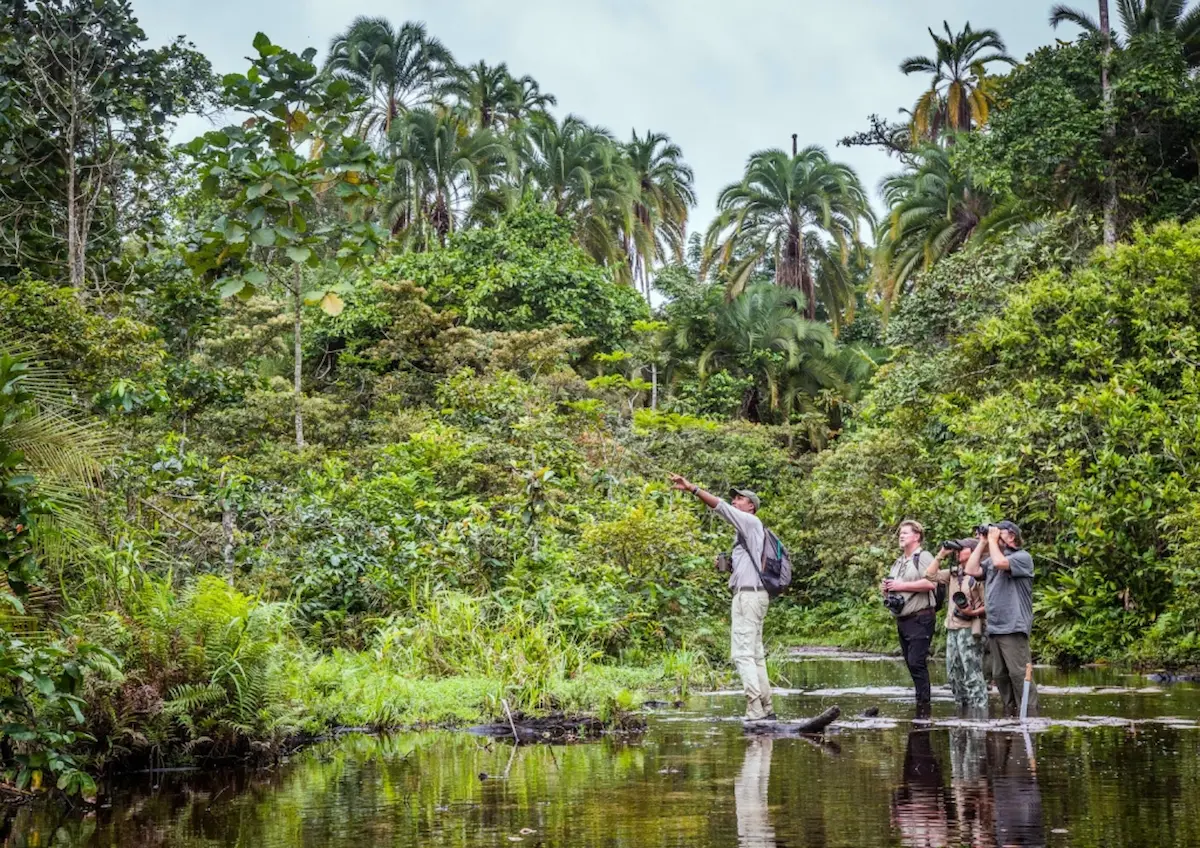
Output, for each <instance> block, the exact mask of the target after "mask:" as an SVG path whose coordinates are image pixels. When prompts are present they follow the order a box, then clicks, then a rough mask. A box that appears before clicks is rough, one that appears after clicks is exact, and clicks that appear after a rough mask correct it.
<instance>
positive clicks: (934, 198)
mask: <svg viewBox="0 0 1200 848" xmlns="http://www.w3.org/2000/svg"><path fill="white" fill-rule="evenodd" d="M913 156H914V163H913V165H912V166H911V167H910V168H909V169H908V170H905V171H902V172H901V173H898V174H893V175H892V176H890V177H888V178H886V179H885V180H884V181H883V186H882V191H883V197H884V200H885V201H886V202H887V205H888V209H889V210H890V211H889V214H888V218H887V226H886V228H885V229H884V230H883V231H882V232H881V233H880V234H879V237H878V238H877V239H876V244H877V247H876V250H875V263H874V273H875V288H876V290H877V291H879V292H880V293H881V295H882V297H883V304H884V310H885V313H886V312H887V311H888V310H890V309H891V307H892V305H893V304H894V303H895V301H896V299H897V298H898V297H899V296H900V294H901V292H903V291H904V290H905V289H906V288H907V287H908V285H909V283H910V282H911V281H912V279H913V276H914V275H915V274H916V273H917V272H919V271H927V270H928V269H929V268H930V267H931V266H932V265H933V264H934V263H936V262H937V261H938V260H940V259H941V258H942V257H944V256H947V255H949V254H951V253H954V252H956V251H958V250H960V249H962V248H963V247H964V246H965V245H966V244H967V242H968V241H970V240H971V239H973V238H979V237H982V236H984V235H987V234H995V233H997V232H1001V231H1003V230H1005V229H1007V228H1009V227H1011V226H1013V225H1014V224H1016V223H1018V222H1020V221H1021V220H1022V217H1021V209H1020V207H1019V206H1018V205H1016V204H1015V203H1013V202H1005V203H997V202H996V200H995V198H994V197H993V196H992V195H991V194H989V193H988V192H986V191H983V190H981V189H979V188H977V187H976V186H975V185H974V184H973V183H972V182H971V180H970V178H969V177H968V176H966V175H965V174H963V173H962V172H961V171H960V170H959V169H957V168H955V167H954V166H953V163H952V162H951V158H950V154H949V152H948V151H947V150H946V149H945V148H943V147H939V146H938V145H935V144H926V145H924V146H922V147H920V148H918V149H917V150H915V151H913Z"/></svg>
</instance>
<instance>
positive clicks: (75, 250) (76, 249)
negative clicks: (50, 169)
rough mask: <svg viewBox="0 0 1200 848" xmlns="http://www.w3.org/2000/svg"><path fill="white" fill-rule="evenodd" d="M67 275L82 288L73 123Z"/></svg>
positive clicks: (68, 141) (68, 142)
mask: <svg viewBox="0 0 1200 848" xmlns="http://www.w3.org/2000/svg"><path fill="white" fill-rule="evenodd" d="M66 145H67V274H68V276H69V277H70V280H71V286H72V287H73V288H76V289H82V288H83V268H84V242H83V232H82V231H81V230H82V221H83V216H82V211H83V210H82V209H81V208H80V205H81V199H80V189H79V175H78V174H76V172H75V121H74V116H73V115H72V119H71V124H70V127H69V129H68V130H67V138H66Z"/></svg>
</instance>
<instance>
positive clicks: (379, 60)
mask: <svg viewBox="0 0 1200 848" xmlns="http://www.w3.org/2000/svg"><path fill="white" fill-rule="evenodd" d="M453 66H454V60H453V58H452V57H451V55H450V51H449V50H447V49H446V48H445V47H444V46H443V45H442V43H441V42H440V41H438V40H437V39H436V38H432V37H430V36H429V34H428V33H427V32H426V31H425V25H424V24H421V23H415V22H411V21H410V22H408V23H405V24H403V25H402V26H401V27H400V28H399V29H396V28H395V27H393V26H392V24H391V23H390V22H389V21H388V20H387V19H386V18H371V17H366V16H359V17H357V18H355V19H354V21H353V22H352V23H351V24H350V26H349V28H347V29H346V31H345V32H342V33H339V34H338V35H335V36H334V37H333V39H332V40H331V41H330V42H329V58H328V59H326V60H325V73H328V74H332V75H333V76H335V77H338V78H339V79H344V80H346V81H347V82H348V83H350V85H351V87H352V89H353V90H354V91H355V93H357V94H359V95H361V96H363V97H364V98H366V102H365V103H364V106H363V110H362V114H361V115H360V116H359V119H358V131H359V132H360V133H361V134H362V136H363V137H364V138H376V139H379V140H380V141H383V140H385V139H386V138H387V135H388V133H389V132H390V130H391V127H392V123H393V122H394V121H395V120H396V118H397V117H399V116H400V115H402V114H404V113H405V112H408V111H410V110H412V109H416V108H419V107H422V106H427V105H429V104H430V103H432V102H433V101H434V100H435V99H436V97H437V95H438V93H439V91H440V90H441V88H442V86H443V84H444V80H445V78H446V76H447V75H448V74H449V70H450V68H452V67H453Z"/></svg>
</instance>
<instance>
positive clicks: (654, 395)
mask: <svg viewBox="0 0 1200 848" xmlns="http://www.w3.org/2000/svg"><path fill="white" fill-rule="evenodd" d="M650 408H651V409H658V363H657V362H651V363H650Z"/></svg>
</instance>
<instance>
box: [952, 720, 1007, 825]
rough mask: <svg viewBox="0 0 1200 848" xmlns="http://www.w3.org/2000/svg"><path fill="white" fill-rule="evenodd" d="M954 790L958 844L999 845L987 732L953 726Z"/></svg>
mask: <svg viewBox="0 0 1200 848" xmlns="http://www.w3.org/2000/svg"><path fill="white" fill-rule="evenodd" d="M950 773H951V775H952V777H951V779H950V793H951V796H952V797H953V799H954V823H955V827H954V830H955V844H959V845H971V846H973V848H996V840H995V839H994V838H993V836H992V789H991V786H989V785H988V774H987V732H986V731H985V730H983V729H982V728H978V727H953V728H951V729H950Z"/></svg>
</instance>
